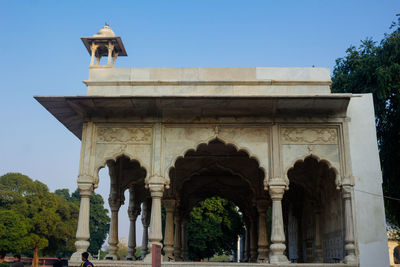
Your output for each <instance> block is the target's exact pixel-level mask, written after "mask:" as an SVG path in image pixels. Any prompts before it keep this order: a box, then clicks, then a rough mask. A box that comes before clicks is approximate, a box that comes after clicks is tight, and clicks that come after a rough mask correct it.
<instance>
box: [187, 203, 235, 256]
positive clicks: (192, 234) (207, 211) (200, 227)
mask: <svg viewBox="0 0 400 267" xmlns="http://www.w3.org/2000/svg"><path fill="white" fill-rule="evenodd" d="M242 232H243V224H242V218H241V215H240V214H239V213H238V210H237V208H236V206H235V205H233V204H232V203H231V202H229V201H227V200H225V199H222V198H219V197H212V198H209V199H206V200H204V201H203V202H201V203H199V204H198V205H197V206H196V207H194V208H193V210H192V212H191V213H190V220H189V223H188V225H187V236H188V250H189V251H188V254H189V258H190V259H192V260H195V261H198V260H200V259H204V258H210V257H213V256H214V255H216V254H219V255H221V254H224V253H228V254H231V253H232V251H233V250H234V249H236V245H237V238H238V235H240V234H241V233H242Z"/></svg>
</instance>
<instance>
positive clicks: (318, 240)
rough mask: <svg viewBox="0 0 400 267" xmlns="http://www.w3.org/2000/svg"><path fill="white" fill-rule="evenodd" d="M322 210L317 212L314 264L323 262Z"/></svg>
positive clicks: (318, 209) (317, 209)
mask: <svg viewBox="0 0 400 267" xmlns="http://www.w3.org/2000/svg"><path fill="white" fill-rule="evenodd" d="M320 220H321V209H320V208H319V207H317V208H316V210H315V253H314V254H315V258H314V262H323V261H324V258H323V255H322V244H321V221H320Z"/></svg>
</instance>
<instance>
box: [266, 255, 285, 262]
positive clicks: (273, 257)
mask: <svg viewBox="0 0 400 267" xmlns="http://www.w3.org/2000/svg"><path fill="white" fill-rule="evenodd" d="M269 263H271V264H279V263H285V264H286V263H289V260H288V258H287V257H286V256H285V255H271V257H270V258H269Z"/></svg>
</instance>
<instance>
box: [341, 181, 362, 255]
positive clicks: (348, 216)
mask: <svg viewBox="0 0 400 267" xmlns="http://www.w3.org/2000/svg"><path fill="white" fill-rule="evenodd" d="M351 191H352V186H350V185H343V186H342V194H343V200H344V217H345V222H346V224H345V227H346V233H345V243H346V245H345V247H344V249H345V251H346V257H345V258H344V261H345V262H346V263H357V262H358V260H357V257H356V254H355V251H356V248H355V245H354V230H353V212H352V208H351Z"/></svg>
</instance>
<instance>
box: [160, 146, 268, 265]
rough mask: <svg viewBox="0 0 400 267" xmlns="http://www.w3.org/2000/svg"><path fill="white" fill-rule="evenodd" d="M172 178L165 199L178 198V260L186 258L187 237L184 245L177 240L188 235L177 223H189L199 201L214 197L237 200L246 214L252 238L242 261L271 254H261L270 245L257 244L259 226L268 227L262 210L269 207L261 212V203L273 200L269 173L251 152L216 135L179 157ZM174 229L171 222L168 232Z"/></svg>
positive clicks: (176, 228) (171, 171) (176, 245)
mask: <svg viewBox="0 0 400 267" xmlns="http://www.w3.org/2000/svg"><path fill="white" fill-rule="evenodd" d="M169 178H170V188H169V189H168V190H166V191H165V193H164V199H165V200H168V199H169V200H171V199H172V200H175V201H176V206H175V209H174V218H175V231H174V232H175V238H174V242H173V243H174V252H173V256H174V259H175V260H185V259H186V251H185V249H186V247H185V242H186V240H183V239H182V240H183V241H184V242H182V244H179V240H177V239H179V238H180V236H185V233H184V232H183V231H185V230H182V232H181V233H177V231H179V228H182V227H180V226H179V225H177V224H180V222H181V221H182V222H186V221H187V220H188V217H189V214H190V212H191V210H192V209H193V207H195V206H196V205H197V204H198V203H199V202H201V201H203V200H205V199H207V198H210V197H214V196H218V197H221V198H223V199H226V200H228V201H230V202H232V203H234V204H235V205H236V206H237V207H239V209H240V211H241V212H242V214H243V220H244V222H245V228H246V229H247V231H248V234H246V236H247V237H248V239H250V240H247V241H249V242H247V243H248V247H247V257H246V256H245V257H244V259H242V260H243V261H252V262H255V261H256V260H257V257H258V256H260V257H261V258H263V259H266V258H267V257H268V255H261V254H266V251H268V248H267V246H268V244H263V243H261V244H260V247H257V243H258V238H259V237H258V235H257V233H258V230H257V227H264V225H265V227H266V223H261V225H260V226H258V224H257V223H258V219H259V217H258V215H259V214H258V213H259V212H262V213H263V212H264V213H265V212H266V208H267V207H266V208H265V209H264V210H265V211H263V210H261V211H259V212H258V211H257V203H261V202H262V203H269V202H270V199H269V196H268V194H267V192H266V191H264V186H263V181H264V178H265V173H264V170H263V169H262V168H261V167H260V165H259V162H258V160H257V159H255V158H254V157H250V155H249V153H248V152H247V151H244V150H238V149H237V147H236V146H235V145H233V144H226V143H225V142H223V141H222V140H220V139H218V138H215V139H213V140H211V141H210V142H208V143H203V144H200V145H198V146H197V148H196V149H195V150H193V149H191V150H188V151H186V153H185V154H184V155H183V156H182V157H179V158H178V159H177V160H176V161H175V164H174V166H173V167H172V168H170V170H169ZM263 205H264V204H263ZM264 206H266V205H264ZM262 218H265V216H263V217H262ZM167 224H168V222H167ZM168 227H169V228H168ZM167 228H168V229H167ZM183 228H184V227H183ZM183 228H182V229H183ZM171 229H173V227H172V226H171V225H170V226H168V225H167V226H166V234H167V232H168V231H171ZM250 232H252V233H250ZM261 233H267V231H266V229H265V230H264V229H263V230H262V231H261ZM166 234H165V235H164V236H166ZM262 240H268V238H265V237H263V238H262ZM168 242H169V240H168V241H167V244H164V245H165V250H164V251H165V252H166V254H168V251H169V250H171V247H170V246H171V245H170V244H168ZM266 242H267V241H266ZM177 243H178V244H177ZM261 251H262V252H261Z"/></svg>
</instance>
